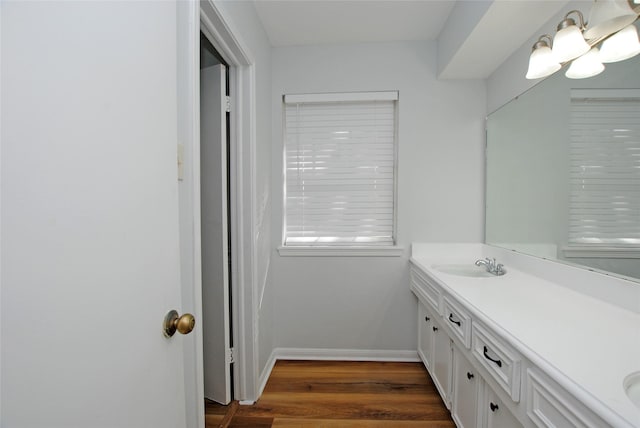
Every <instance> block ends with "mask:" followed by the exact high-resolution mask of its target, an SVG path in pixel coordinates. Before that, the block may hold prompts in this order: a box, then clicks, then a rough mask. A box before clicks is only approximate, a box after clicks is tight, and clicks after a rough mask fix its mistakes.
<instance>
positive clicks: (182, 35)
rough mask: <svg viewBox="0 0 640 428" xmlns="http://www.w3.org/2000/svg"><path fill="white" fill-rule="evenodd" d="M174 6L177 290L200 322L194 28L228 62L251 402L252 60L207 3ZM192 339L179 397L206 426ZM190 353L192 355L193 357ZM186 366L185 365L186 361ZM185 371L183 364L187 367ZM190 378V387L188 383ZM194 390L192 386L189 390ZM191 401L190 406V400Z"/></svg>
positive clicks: (243, 390)
mask: <svg viewBox="0 0 640 428" xmlns="http://www.w3.org/2000/svg"><path fill="white" fill-rule="evenodd" d="M177 3H178V5H177V7H178V20H179V21H180V22H179V25H178V28H177V31H178V34H177V37H178V46H177V48H178V59H179V61H180V60H182V61H183V62H182V64H180V63H179V69H182V73H181V72H180V70H179V73H178V91H179V97H178V98H179V99H178V110H179V111H178V116H179V122H181V123H182V125H183V126H182V127H179V129H180V130H181V131H179V138H180V142H181V143H182V145H183V146H184V158H183V163H184V170H185V173H186V175H185V177H184V181H183V185H184V186H185V187H184V193H185V194H187V195H188V197H186V198H184V199H181V200H180V203H181V207H180V210H181V213H183V212H184V213H186V214H185V215H186V216H187V217H189V220H190V223H191V227H189V228H186V229H187V230H186V231H185V229H183V232H186V235H187V236H185V237H184V238H185V239H184V240H183V244H185V245H184V246H183V248H182V249H183V250H185V248H186V251H183V252H185V253H186V254H183V255H182V266H183V270H185V272H184V274H183V279H186V280H187V283H186V284H184V286H183V290H184V291H183V295H184V297H186V300H187V301H192V302H193V308H194V311H195V312H196V316H197V317H198V318H199V319H202V277H201V261H200V256H201V254H200V239H201V236H200V196H199V195H200V185H199V180H200V166H199V165H200V67H199V65H200V64H199V63H200V59H199V58H200V31H202V32H203V33H204V34H205V35H206V36H207V37H208V38H209V40H210V41H211V43H212V44H213V46H214V48H215V49H216V50H217V51H218V53H219V54H220V55H221V56H222V57H223V59H224V60H225V61H226V62H227V64H228V65H229V87H230V95H231V114H230V129H229V133H230V150H229V154H228V156H229V157H230V171H229V172H230V174H229V176H230V182H229V189H230V216H229V220H230V228H231V229H230V230H231V241H230V245H231V259H232V262H231V271H230V272H229V277H230V280H231V284H232V286H231V293H232V296H233V298H232V308H231V309H232V314H233V315H232V325H233V326H234V328H233V330H234V331H233V332H232V334H233V343H234V348H235V354H234V370H233V373H234V376H233V377H234V379H232V382H234V394H235V396H234V397H233V398H234V399H235V400H239V401H241V402H243V403H253V402H254V401H256V400H257V396H258V377H259V376H258V375H259V373H258V340H257V339H258V338H257V330H256V326H255V325H256V323H255V321H256V319H257V295H258V293H257V285H256V284H257V266H256V245H255V239H254V237H255V224H256V222H255V220H256V219H255V216H256V215H255V198H256V193H255V173H254V171H255V139H256V131H255V129H256V127H255V123H256V114H255V65H254V64H255V61H254V60H253V57H252V56H251V54H250V53H249V51H248V50H247V48H246V47H245V46H244V44H243V43H242V42H241V41H240V40H239V39H238V37H237V30H236V29H235V28H234V27H233V25H232V22H230V21H229V19H227V18H226V17H225V16H224V13H223V11H222V10H220V7H219V6H218V5H217V4H216V2H215V1H213V0H202V1H197V0H191V1H188V2H177ZM195 339H196V343H195V347H194V346H193V344H192V345H191V346H190V347H188V346H185V358H186V359H190V362H191V363H192V364H193V370H185V392H186V394H185V399H186V400H187V414H188V422H191V421H194V419H193V417H194V416H190V415H189V413H190V412H194V413H196V415H195V417H196V418H197V419H195V420H196V421H198V422H197V424H196V425H192V424H191V423H189V426H200V427H203V424H204V417H203V415H204V388H203V384H204V381H203V379H204V375H203V358H202V331H201V330H200V331H199V335H196V338H195ZM194 353H195V355H193V354H194ZM187 365H189V363H187ZM188 368H189V367H188ZM194 383H195V385H194ZM194 389H195V391H194ZM191 400H195V405H194V403H193V402H189V401H191Z"/></svg>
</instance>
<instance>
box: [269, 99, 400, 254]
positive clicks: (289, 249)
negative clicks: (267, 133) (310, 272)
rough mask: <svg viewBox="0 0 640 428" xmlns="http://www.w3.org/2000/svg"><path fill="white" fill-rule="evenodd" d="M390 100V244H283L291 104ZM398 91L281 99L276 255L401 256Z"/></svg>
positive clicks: (285, 233)
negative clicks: (280, 194)
mask: <svg viewBox="0 0 640 428" xmlns="http://www.w3.org/2000/svg"><path fill="white" fill-rule="evenodd" d="M385 100H387V101H393V103H394V113H393V120H394V127H393V128H394V129H393V185H392V192H393V197H392V203H393V220H392V228H391V233H392V236H391V243H390V244H389V245H381V244H375V245H366V244H364V245H363V244H356V243H353V244H350V243H345V242H341V243H340V244H339V245H332V244H330V243H323V244H299V245H291V244H286V237H287V196H286V195H287V175H286V171H287V158H286V156H287V144H286V133H287V123H286V107H287V104H292V103H304V102H309V103H311V102H314V103H323V102H324V103H335V102H341V101H346V102H354V101H356V102H357V101H385ZM399 101H400V96H399V91H397V90H395V91H377V92H339V93H338V92H335V93H309V94H285V95H283V96H282V105H281V108H282V110H281V111H282V142H283V144H282V175H281V176H282V190H283V198H282V236H281V241H280V246H278V248H277V249H278V252H279V254H280V255H282V256H310V255H312V256H392V257H397V256H400V255H402V254H403V253H404V248H403V247H401V246H399V245H398V221H397V220H398V152H399V151H398V147H399V138H398V137H399V107H400V102H399Z"/></svg>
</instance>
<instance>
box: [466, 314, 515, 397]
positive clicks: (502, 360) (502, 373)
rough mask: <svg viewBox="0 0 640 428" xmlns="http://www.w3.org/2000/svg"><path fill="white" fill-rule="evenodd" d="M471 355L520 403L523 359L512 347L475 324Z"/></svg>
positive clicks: (472, 334)
mask: <svg viewBox="0 0 640 428" xmlns="http://www.w3.org/2000/svg"><path fill="white" fill-rule="evenodd" d="M471 353H472V354H473V356H474V357H475V359H476V360H477V361H478V362H479V363H480V364H482V366H483V367H484V368H486V369H487V371H489V373H490V374H491V376H492V377H493V378H494V379H495V380H496V382H497V383H498V385H500V386H501V387H502V388H503V389H504V390H505V391H506V392H507V394H509V396H510V397H511V399H512V400H513V401H516V402H517V401H520V367H521V364H522V358H521V357H520V355H519V354H518V353H517V352H516V350H515V349H513V348H512V347H511V346H510V345H508V344H507V343H505V342H504V341H502V340H500V339H498V338H497V337H496V336H495V335H493V334H491V333H490V332H489V331H488V330H486V329H484V328H483V327H481V326H480V325H479V324H478V323H473V326H472V332H471Z"/></svg>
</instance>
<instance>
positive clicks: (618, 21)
mask: <svg viewBox="0 0 640 428" xmlns="http://www.w3.org/2000/svg"><path fill="white" fill-rule="evenodd" d="M637 17H638V14H637V13H635V12H634V11H633V9H632V8H631V6H630V5H629V3H628V2H627V1H626V0H595V3H594V4H593V6H592V7H591V12H590V13H589V21H587V29H586V30H585V32H584V38H585V39H588V40H591V39H597V38H599V37H605V36H608V35H609V34H613V33H615V32H616V31H620V30H621V29H622V28H624V27H626V26H627V25H629V24H631V23H632V22H633V21H635V20H636V18H637Z"/></svg>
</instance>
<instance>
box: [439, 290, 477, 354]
mask: <svg viewBox="0 0 640 428" xmlns="http://www.w3.org/2000/svg"><path fill="white" fill-rule="evenodd" d="M442 314H443V316H444V318H445V324H447V325H448V326H449V327H450V328H451V331H452V332H453V334H454V336H456V337H457V338H458V339H460V341H461V342H462V344H463V345H464V346H465V347H467V349H468V348H470V347H471V316H470V315H469V313H468V312H467V311H465V310H464V309H463V308H462V306H460V305H458V304H457V303H455V301H454V300H453V299H452V298H451V297H450V296H444V297H443V299H442Z"/></svg>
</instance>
